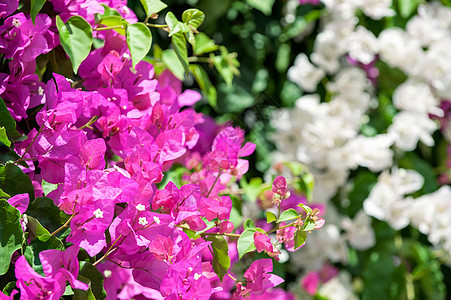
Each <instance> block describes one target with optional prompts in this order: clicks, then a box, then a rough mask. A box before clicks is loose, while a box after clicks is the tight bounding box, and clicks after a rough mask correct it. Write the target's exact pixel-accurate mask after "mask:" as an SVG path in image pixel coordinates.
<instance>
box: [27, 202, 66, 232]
mask: <svg viewBox="0 0 451 300" xmlns="http://www.w3.org/2000/svg"><path fill="white" fill-rule="evenodd" d="M26 214H27V215H28V216H32V217H34V218H36V219H38V220H39V222H40V223H41V224H42V225H43V226H44V227H45V228H47V229H48V230H50V231H55V230H56V229H58V228H59V227H60V226H61V225H62V224H63V223H64V222H65V221H64V220H62V218H61V214H63V215H65V216H67V217H68V215H67V214H65V213H64V212H61V211H60V210H59V208H58V207H57V206H56V205H55V204H54V203H53V200H52V199H50V198H47V197H38V198H36V199H35V200H34V201H33V202H31V203H30V205H29V206H28V209H27V211H26Z"/></svg>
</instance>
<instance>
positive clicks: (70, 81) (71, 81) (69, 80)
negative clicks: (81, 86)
mask: <svg viewBox="0 0 451 300" xmlns="http://www.w3.org/2000/svg"><path fill="white" fill-rule="evenodd" d="M66 80H67V81H68V82H69V83H74V81H73V80H72V79H70V78H66Z"/></svg>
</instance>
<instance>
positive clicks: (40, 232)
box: [27, 216, 65, 265]
mask: <svg viewBox="0 0 451 300" xmlns="http://www.w3.org/2000/svg"><path fill="white" fill-rule="evenodd" d="M27 231H28V233H29V234H30V240H31V242H30V246H31V247H32V249H33V254H34V261H35V262H37V264H38V265H40V257H39V253H40V252H42V251H44V250H49V249H57V250H64V249H65V248H64V245H63V242H61V240H60V239H59V238H57V237H56V236H52V235H51V234H50V233H49V231H48V230H47V229H45V228H44V227H43V226H42V225H41V223H39V221H38V220H37V219H35V218H33V217H30V216H28V224H27Z"/></svg>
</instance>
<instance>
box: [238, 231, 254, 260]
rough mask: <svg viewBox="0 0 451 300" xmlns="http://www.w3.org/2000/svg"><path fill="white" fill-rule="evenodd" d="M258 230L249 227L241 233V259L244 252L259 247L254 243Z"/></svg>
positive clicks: (239, 240)
mask: <svg viewBox="0 0 451 300" xmlns="http://www.w3.org/2000/svg"><path fill="white" fill-rule="evenodd" d="M256 232H257V230H256V229H254V228H248V229H246V230H244V231H243V232H242V233H241V235H240V237H239V238H238V242H237V248H238V254H239V258H240V259H241V258H242V257H243V255H244V254H246V253H248V252H251V251H254V250H255V249H257V248H256V247H255V244H254V233H256Z"/></svg>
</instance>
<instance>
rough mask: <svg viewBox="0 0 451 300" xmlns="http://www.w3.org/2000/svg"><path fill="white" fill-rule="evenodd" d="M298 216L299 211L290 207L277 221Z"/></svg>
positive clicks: (288, 219) (293, 218)
mask: <svg viewBox="0 0 451 300" xmlns="http://www.w3.org/2000/svg"><path fill="white" fill-rule="evenodd" d="M298 217H299V214H298V212H297V211H295V210H294V209H292V208H290V209H287V210H286V211H284V212H283V213H281V214H280V218H279V220H277V223H280V222H284V221H290V220H295V219H296V218H298Z"/></svg>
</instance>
